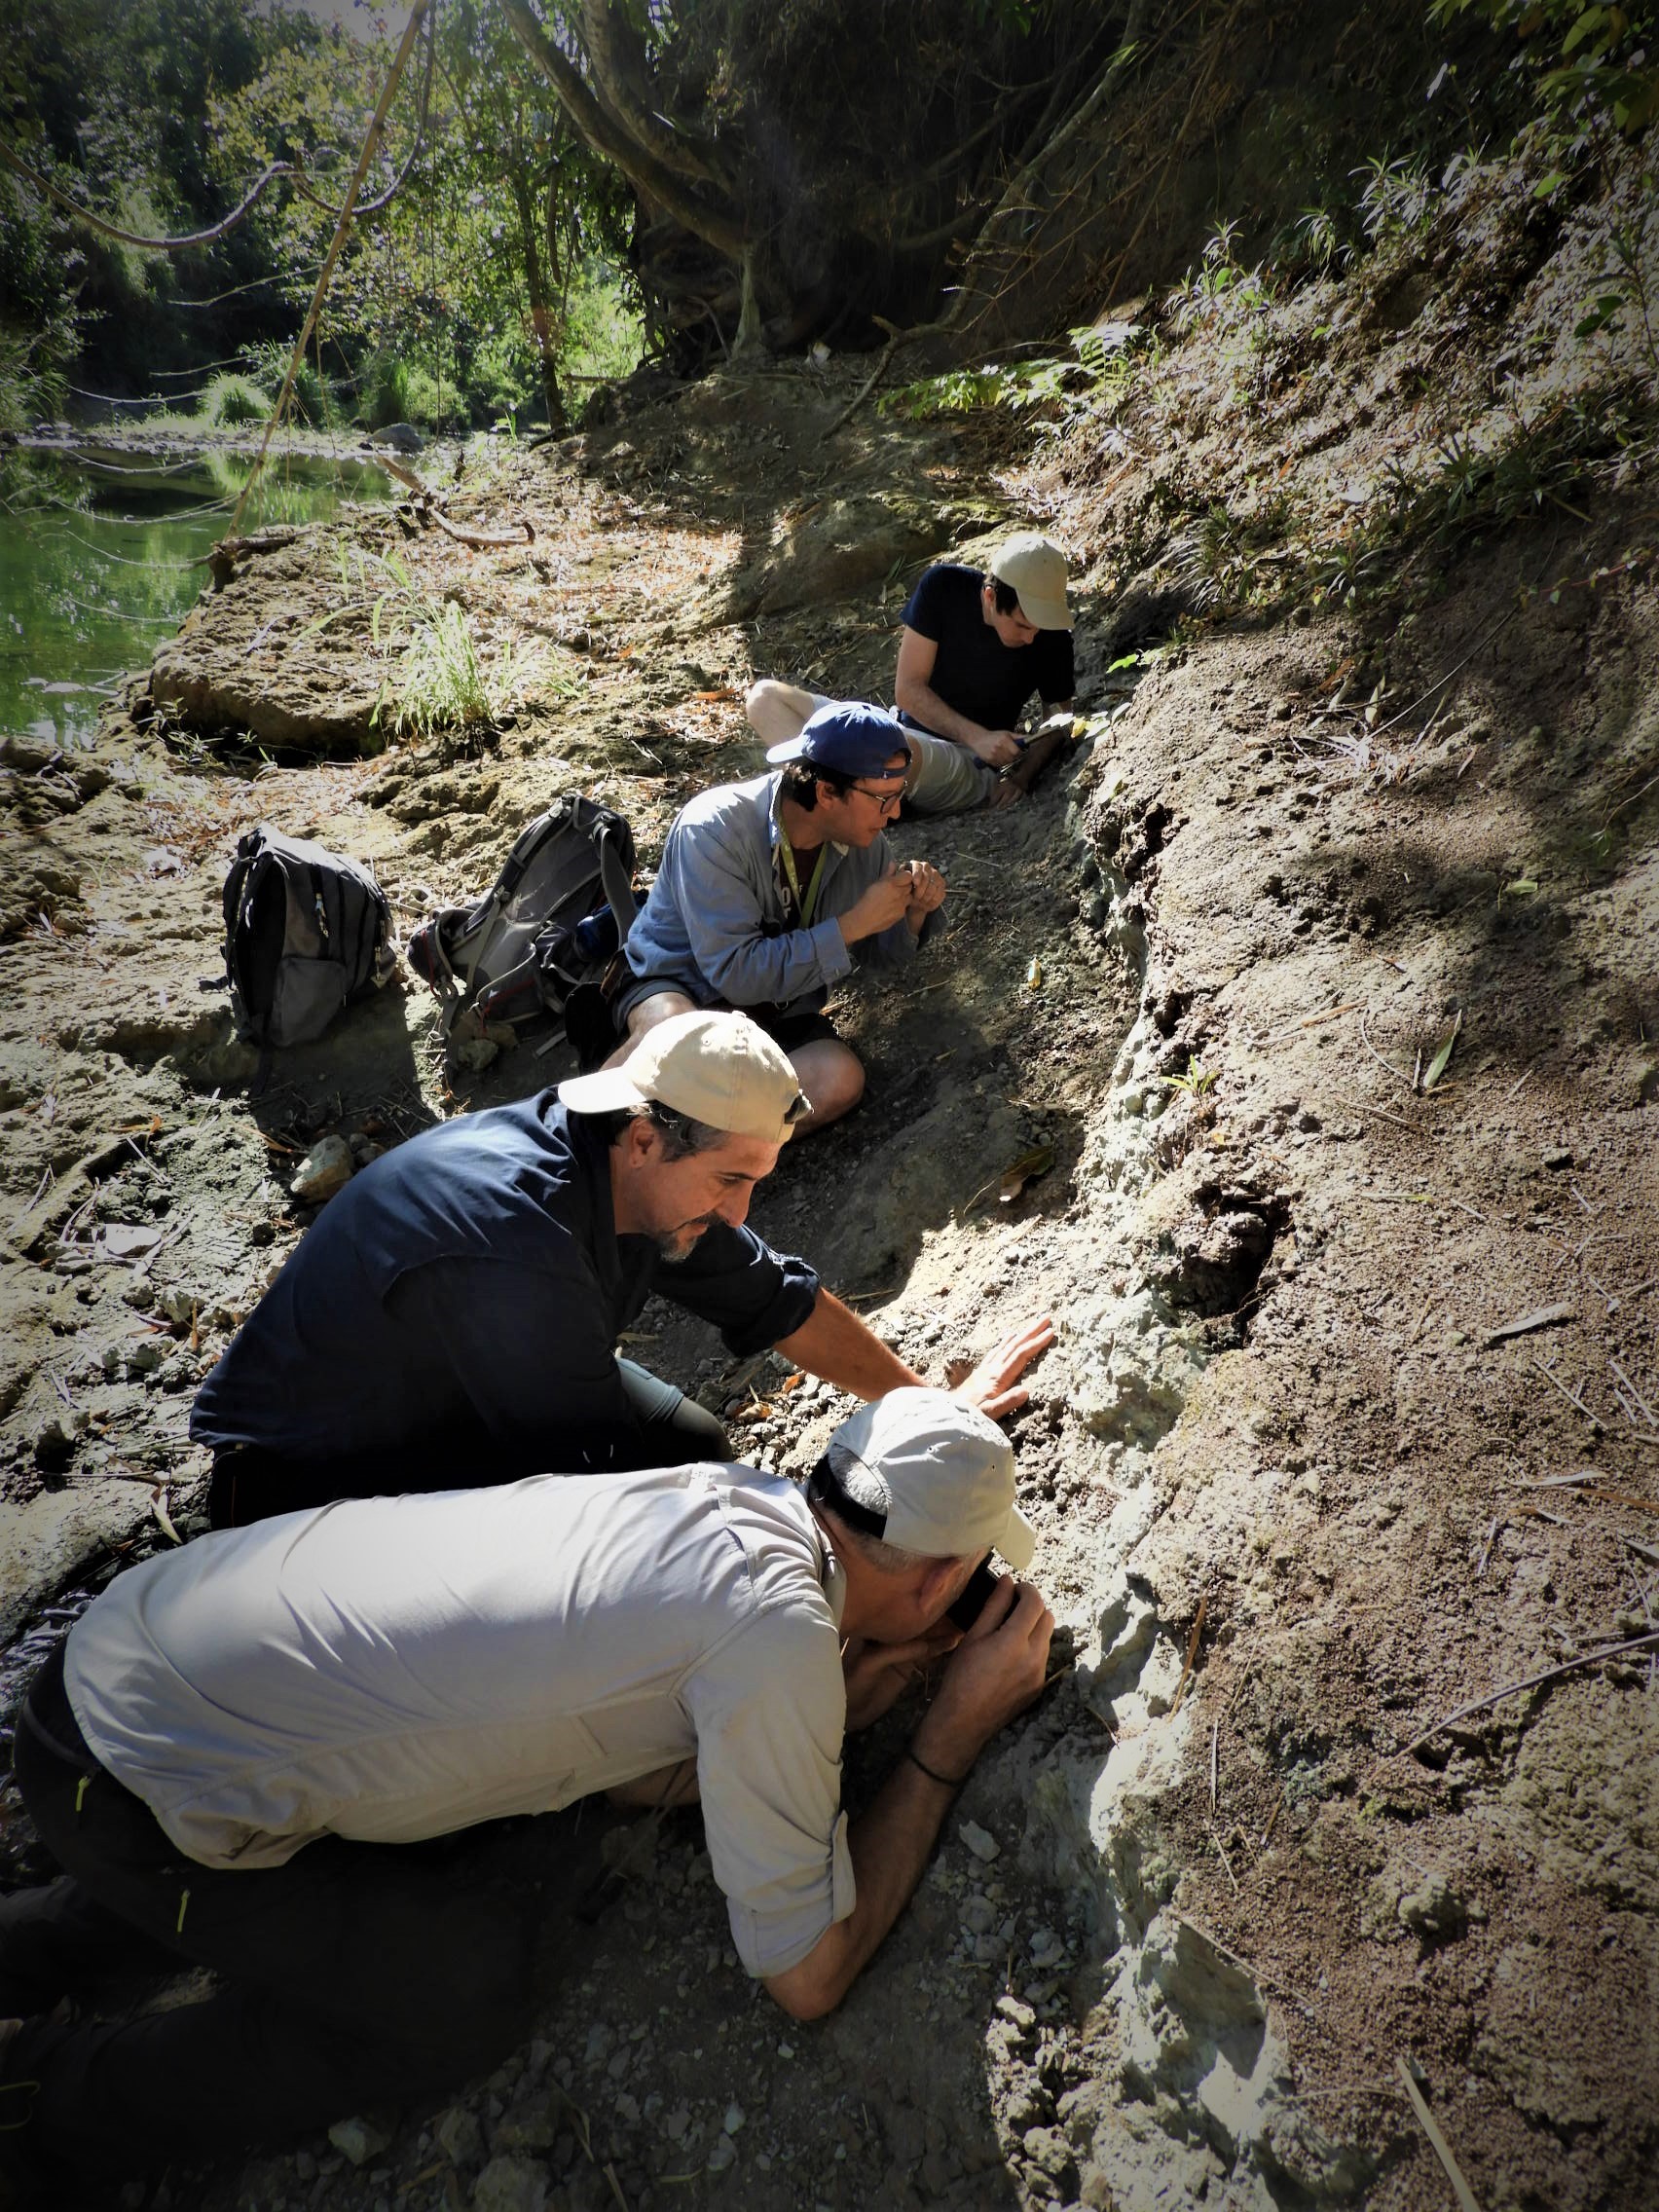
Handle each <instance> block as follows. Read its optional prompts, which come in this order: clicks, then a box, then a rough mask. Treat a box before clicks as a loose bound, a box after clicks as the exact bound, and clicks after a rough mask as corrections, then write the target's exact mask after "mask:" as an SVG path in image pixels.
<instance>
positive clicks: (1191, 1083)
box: [1158, 1053, 1221, 1098]
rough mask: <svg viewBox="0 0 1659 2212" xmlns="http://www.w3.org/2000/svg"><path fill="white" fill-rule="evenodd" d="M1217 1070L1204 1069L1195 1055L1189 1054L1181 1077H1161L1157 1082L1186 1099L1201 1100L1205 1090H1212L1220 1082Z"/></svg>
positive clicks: (1219, 1073)
mask: <svg viewBox="0 0 1659 2212" xmlns="http://www.w3.org/2000/svg"><path fill="white" fill-rule="evenodd" d="M1220 1075H1221V1071H1220V1069H1219V1068H1206V1067H1205V1066H1203V1065H1202V1063H1201V1062H1200V1061H1199V1060H1198V1056H1197V1054H1196V1053H1195V1054H1190V1055H1189V1057H1188V1060H1187V1066H1186V1070H1185V1072H1184V1073H1183V1074H1181V1075H1161V1076H1160V1077H1159V1079H1158V1080H1159V1082H1160V1083H1161V1084H1162V1085H1163V1087H1164V1088H1165V1089H1167V1090H1179V1091H1181V1092H1183V1093H1184V1094H1185V1095H1186V1096H1187V1097H1188V1098H1201V1097H1202V1096H1203V1095H1204V1092H1205V1091H1206V1090H1213V1089H1214V1088H1215V1087H1216V1084H1217V1083H1218V1082H1219V1081H1220Z"/></svg>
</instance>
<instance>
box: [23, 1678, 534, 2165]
mask: <svg viewBox="0 0 1659 2212" xmlns="http://www.w3.org/2000/svg"><path fill="white" fill-rule="evenodd" d="M14 1765H15V1771H16V1775H17V1780H18V1788H19V1789H20V1790H21V1792H22V1796H23V1801H24V1803H25V1804H26V1805H27V1807H28V1810H29V1813H30V1816H31V1817H32V1819H33V1820H34V1823H35V1825H36V1826H37V1828H38V1829H39V1830H40V1834H41V1837H42V1840H43V1841H44V1842H45V1844H46V1845H47V1847H48V1849H49V1850H50V1851H51V1852H52V1854H53V1856H54V1857H55V1859H56V1860H57V1862H58V1863H59V1864H60V1865H61V1866H62V1867H63V1868H64V1872H65V1879H63V1880H61V1881H57V1882H54V1883H52V1884H50V1885H48V1886H47V1887H46V1888H45V1889H41V1890H30V1891H23V1892H21V1893H19V1894H18V1895H16V1896H13V1897H9V1898H6V1899H0V2013H11V2014H17V2013H25V2014H29V2015H32V2016H30V2017H27V2018H26V2020H25V2025H24V2027H23V2029H22V2031H21V2033H20V2034H19V2035H18V2037H17V2039H16V2040H15V2041H14V2042H13V2043H12V2045H11V2046H10V2047H9V2048H8V2049H7V2050H6V2053H5V2077H4V2080H3V2081H0V2122H3V2123H4V2124H5V2126H6V2128H7V2129H8V2134H7V2137H6V2141H7V2143H8V2146H9V2147H10V2148H12V2149H14V2150H15V2151H16V2152H18V2153H20V2154H21V2155H22V2157H23V2158H24V2159H25V2160H26V2161H27V2162H28V2163H29V2164H30V2165H32V2166H33V2167H34V2168H35V2169H36V2170H37V2171H38V2172H39V2173H40V2174H41V2175H42V2176H43V2177H50V2178H51V2179H53V2180H54V2181H55V2180H56V2179H57V2177H59V2176H61V2175H63V2174H66V2173H69V2174H73V2173H77V2172H79V2173H82V2174H85V2175H95V2176H99V2177H102V2178H107V2179H120V2178H123V2177H126V2176H129V2175H135V2174H139V2173H143V2172H147V2171H153V2170H155V2169H156V2168H159V2167H161V2166H164V2165H166V2164H169V2163H171V2162H172V2161H174V2160H176V2159H182V2160H187V2161H188V2160H191V2159H198V2158H213V2157H223V2156H226V2155H228V2154H240V2153H244V2152H246V2151H247V2150H248V2149H250V2148H251V2147H252V2146H254V2145H255V2144H259V2143H263V2142H269V2141H276V2140H279V2139H281V2138H283V2137H287V2136H292V2135H295V2134H299V2133H304V2132H307V2131H309V2130H312V2129H315V2128H320V2127H326V2126H327V2125H329V2123H330V2122H332V2121H333V2120H339V2119H342V2118H344V2117H345V2116H346V2115H348V2114H350V2113H352V2112H355V2111H358V2110H360V2109H361V2108H362V2107H363V2106H365V2105H375V2104H381V2103H388V2102H392V2103H395V2102H400V2101H401V2100H403V2099H404V2098H406V2097H409V2096H416V2095H423V2094H426V2093H435V2092H437V2091H440V2090H442V2089H444V2088H446V2087H448V2086H451V2085H453V2084H454V2083H459V2082H461V2081H464V2080H466V2079H467V2077H469V2076H470V2075H474V2074H477V2073H480V2072H483V2071H485V2070H486V2069H488V2068H490V2067H492V2066H494V2065H496V2064H498V2062H499V2060H500V2059H501V2058H502V2057H503V2056H504V2055H505V2053H506V2052H507V2051H509V2050H511V2049H512V2048H513V2047H514V2046H516V2045H518V2044H519V2043H522V2042H523V2041H525V2040H526V2037H527V2034H528V2030H529V2024H530V2018H531V2005H532V1996H533V1978H534V1977H533V1971H532V1962H533V1955H534V1954H533V1941H532V1931H531V1929H530V1927H529V1926H528V1924H527V1918H526V1915H525V1913H524V1912H523V1911H522V1910H521V1908H519V1907H518V1906H516V1905H514V1904H511V1903H509V1902H506V1901H501V1900H497V1899H492V1898H491V1897H489V1896H487V1895H482V1894H480V1885H479V1882H478V1879H477V1875H478V1860H479V1859H480V1858H481V1857H482V1849H483V1845H484V1842H485V1839H486V1838H487V1837H488V1834H489V1830H487V1829H484V1828H481V1829H479V1830H477V1831H475V1832H474V1834H472V1835H469V1836H463V1837H461V1839H459V1841H458V1842H446V1843H444V1844H442V1845H437V1846H430V1845H416V1846H389V1845H379V1844H363V1843H349V1842H346V1841H344V1840H343V1839H341V1838H338V1837H325V1838H324V1839H322V1840H321V1841H319V1842H316V1843H311V1844H307V1845H306V1846H305V1847H304V1848H303V1849H302V1850H301V1851H299V1852H298V1853H297V1854H296V1855H295V1857H294V1858H293V1859H291V1860H290V1861H289V1862H288V1863H287V1864H286V1865H285V1866H275V1867H267V1868H250V1869H247V1870H244V1871H237V1870H234V1869H232V1870H229V1871H220V1870H217V1869H214V1868H211V1867H207V1866H203V1865H199V1864H198V1863H197V1862H195V1861H193V1860H189V1859H186V1858H185V1857H184V1856H183V1855H182V1854H181V1853H180V1851H179V1850H178V1848H177V1846H176V1845H174V1844H173V1843H171V1842H169V1840H168V1839H167V1837H166V1833H165V1832H164V1831H163V1829H162V1828H161V1826H160V1825H158V1823H157V1822H156V1820H155V1818H154V1817H153V1815H152V1814H151V1813H150V1812H149V1810H148V1808H147V1807H146V1806H145V1805H144V1804H143V1803H142V1802H141V1801H140V1800H139V1799H138V1798H137V1797H135V1796H133V1795H132V1793H131V1792H130V1791H129V1790H127V1789H124V1788H122V1787H121V1785H120V1784H119V1783H118V1782H116V1781H115V1780H114V1779H113V1777H112V1776H110V1775H109V1774H108V1773H107V1772H106V1771H105V1770H104V1769H103V1768H102V1767H100V1766H99V1765H98V1764H97V1762H96V1760H95V1759H93V1758H92V1755H91V1753H90V1752H89V1751H87V1748H86V1745H85V1743H84V1742H83V1740H82V1738H81V1735H80V1731H79V1729H78V1728H77V1727H76V1725H75V1721H74V1717H73V1714H71V1713H70V1710H69V1706H68V1702H67V1700H66V1698H65V1697H64V1695H63V1687H62V1652H61V1647H59V1650H58V1651H57V1652H56V1653H55V1655H54V1657H53V1658H52V1659H51V1660H49V1661H48V1663H47V1666H46V1667H45V1668H44V1669H43V1670H42V1672H41V1675H40V1676H39V1677H37V1678H36V1681H35V1683H34V1685H33V1687H32V1688H31V1689H30V1691H29V1696H28V1700H27V1702H26V1704H25V1706H24V1709H23V1712H22V1713H21V1714H19V1716H18V1732H17V1739H16V1746H15V1751H14ZM128 1961H129V1962H130V1963H132V1964H134V1965H137V1966H141V1967H146V1968H150V1969H158V1968H159V1969H166V1968H169V1967H170V1968H172V1969H175V1970H176V1969H179V1968H182V1967H184V1966H187V1965H189V1966H198V1967H210V1968H211V1969H213V1971H214V1972H215V1973H216V1974H217V1975H219V1976H220V1977H221V1986H220V1987H219V1988H218V1990H217V1992H216V1993H215V1994H214V1995H213V1996H211V1997H208V1998H206V1999H204V2000H203V2001H202V2002H199V2003H194V2004H184V2005H179V2006H176V2007H174V2008H173V2009H171V2010H167V2011H160V2012H156V2013H154V2014H152V2015H149V2016H146V2017H143V2018H140V2019H136V2020H133V2021H131V2022H129V2023H128V2024H126V2025H113V2026H112V2025H107V2024H101V2023H92V2024H86V2025H75V2024H70V2025H54V2024H53V2023H52V2022H51V2021H50V2020H49V2019H48V2018H46V2017H44V2016H43V2014H44V2011H45V2009H46V2008H47V2007H48V2006H50V2005H51V2004H53V2003H54V2001H55V1999H56V1998H57V1997H59V1996H61V1995H64V1994H66V1993H73V1991H74V1990H75V1989H76V1988H78V1987H80V1986H83V1985H85V1984H86V1983H88V1982H90V1981H91V1980H92V1979H93V1978H94V1977H95V1976H97V1975H98V1974H99V1973H100V1972H103V1973H107V1972H109V1971H110V1969H111V1968H112V1967H113V1966H115V1965H117V1964H119V1963H123V1962H128ZM58 2200H59V2201H67V2199H64V2198H61V2197H60V2198H59V2199H58Z"/></svg>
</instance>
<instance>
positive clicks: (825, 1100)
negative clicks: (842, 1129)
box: [790, 1042, 865, 1129]
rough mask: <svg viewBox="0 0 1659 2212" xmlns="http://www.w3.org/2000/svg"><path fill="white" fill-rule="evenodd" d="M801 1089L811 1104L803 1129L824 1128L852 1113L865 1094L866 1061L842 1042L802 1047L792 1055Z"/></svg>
mask: <svg viewBox="0 0 1659 2212" xmlns="http://www.w3.org/2000/svg"><path fill="white" fill-rule="evenodd" d="M790 1058H791V1060H792V1061H793V1064H794V1070H795V1073H796V1075H797V1076H798V1077H799V1078H800V1087H801V1088H802V1090H804V1091H805V1093H806V1095H807V1097H808V1098H809V1099H810V1100H811V1101H812V1112H811V1114H810V1115H809V1116H808V1118H807V1120H806V1121H805V1122H804V1123H803V1124H801V1125H802V1127H803V1128H806V1129H812V1128H817V1127H821V1126H822V1125H823V1124H825V1123H826V1122H836V1121H839V1120H840V1118H841V1116H842V1115H843V1114H850V1113H851V1112H852V1110H853V1108H854V1107H855V1106H856V1105H857V1104H858V1102H859V1100H860V1099H861V1098H862V1097H863V1096H864V1094H865V1071H864V1062H863V1061H862V1060H861V1059H860V1058H859V1056H858V1054H857V1053H856V1052H855V1051H852V1049H851V1048H850V1047H849V1046H846V1045H843V1044H840V1043H839V1042H837V1043H835V1044H833V1045H830V1044H818V1045H806V1046H803V1047H802V1048H801V1049H800V1050H799V1051H794V1052H792V1053H791V1054H790Z"/></svg>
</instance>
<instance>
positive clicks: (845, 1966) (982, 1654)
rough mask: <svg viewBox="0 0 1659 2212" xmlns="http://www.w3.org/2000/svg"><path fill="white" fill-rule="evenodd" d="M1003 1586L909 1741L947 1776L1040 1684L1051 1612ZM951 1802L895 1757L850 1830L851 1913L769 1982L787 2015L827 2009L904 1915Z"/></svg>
mask: <svg viewBox="0 0 1659 2212" xmlns="http://www.w3.org/2000/svg"><path fill="white" fill-rule="evenodd" d="M1009 1589H1010V1591H1011V1593H1012V1603H1010V1604H1006V1605H1004V1606H1003V1609H1002V1610H1000V1611H999V1610H998V1609H997V1608H998V1605H999V1602H1000V1594H999V1593H996V1592H993V1593H992V1597H991V1601H990V1603H989V1604H987V1605H986V1607H985V1610H984V1612H983V1613H981V1614H980V1616H979V1618H978V1620H977V1622H976V1623H975V1625H974V1627H973V1629H972V1630H971V1631H970V1633H969V1634H968V1635H967V1636H966V1637H965V1638H964V1639H963V1641H962V1642H961V1643H960V1644H959V1645H958V1646H957V1648H956V1651H955V1653H954V1654H953V1655H952V1657H951V1660H950V1663H949V1665H948V1667H947V1668H946V1669H945V1676H944V1681H943V1683H942V1684H941V1686H940V1693H939V1696H938V1697H937V1698H936V1699H935V1700H934V1702H933V1704H932V1706H931V1707H930V1708H929V1709H928V1712H927V1714H926V1716H925V1717H924V1719H923V1721H922V1724H921V1726H920V1727H919V1728H918V1729H917V1731H916V1733H915V1736H914V1738H913V1740H912V1748H913V1749H914V1751H915V1753H916V1757H917V1758H919V1759H920V1760H922V1761H923V1763H924V1764H925V1765H926V1766H929V1767H931V1768H932V1769H933V1770H934V1773H935V1774H940V1775H945V1776H947V1777H949V1778H950V1781H951V1782H955V1781H957V1780H959V1779H960V1778H962V1777H964V1776H965V1775H966V1774H967V1772H968V1770H969V1768H970V1767H971V1766H972V1765H973V1763H974V1761H975V1759H976V1758H977V1756H978V1755H979V1752H980V1751H981V1750H982V1749H983V1747H984V1746H985V1744H986V1743H988V1742H989V1740H990V1738H991V1737H992V1736H994V1735H995V1734H996V1732H997V1730H998V1729H999V1728H1001V1727H1003V1726H1004V1725H1005V1724H1006V1723H1007V1722H1008V1721H1010V1720H1012V1719H1013V1718H1014V1714H1016V1713H1019V1712H1020V1711H1022V1710H1023V1708H1024V1707H1025V1706H1027V1705H1029V1704H1030V1702H1031V1700H1032V1699H1033V1698H1034V1697H1035V1696H1036V1695H1037V1692H1038V1691H1039V1690H1040V1689H1041V1688H1042V1686H1043V1670H1044V1666H1045V1663H1046V1661H1047V1659H1048V1656H1049V1639H1050V1637H1051V1634H1052V1632H1053V1626H1054V1616H1053V1615H1052V1613H1051V1612H1050V1610H1049V1608H1048V1606H1047V1605H1046V1604H1044V1603H1043V1600H1042V1598H1041V1596H1040V1595H1039V1593H1038V1592H1037V1591H1036V1590H1034V1589H1033V1588H1032V1587H1031V1585H1030V1584H1029V1583H1010V1584H1009ZM954 1800H955V1790H954V1789H953V1788H949V1787H947V1786H946V1785H945V1784H943V1783H940V1782H937V1781H935V1780H933V1778H932V1777H931V1776H929V1775H927V1774H924V1773H923V1772H922V1768H921V1767H920V1766H917V1765H916V1764H915V1763H914V1762H913V1761H912V1760H911V1759H909V1758H908V1757H906V1758H903V1759H901V1760H900V1762H899V1764H898V1765H897V1766H896V1767H895V1768H894V1770H893V1772H892V1773H891V1774H890V1775H889V1776H888V1778H887V1780H886V1782H885V1784H884V1785H883V1786H882V1789H881V1793H880V1795H879V1796H878V1797H877V1798H876V1800H875V1802H874V1804H873V1805H871V1807H870V1809H869V1811H868V1812H867V1813H866V1814H865V1815H864V1817H863V1819H862V1820H860V1821H858V1822H857V1823H855V1825H854V1826H853V1827H852V1829H851V1830H850V1832H849V1834H848V1838H847V1843H848V1848H849V1849H850V1851H851V1853H852V1859H853V1877H854V1880H855V1882H856V1883H857V1885H858V1901H857V1903H856V1904H855V1905H854V1907H853V1910H852V1912H851V1914H850V1915H849V1917H848V1918H847V1919H845V1920H838V1921H836V1922H835V1924H834V1926H833V1927H831V1928H829V1929H826V1931H825V1932H824V1934H823V1935H822V1936H820V1937H819V1938H818V1941H817V1942H816V1943H815V1944H814V1945H813V1947H812V1949H811V1950H810V1951H808V1953H807V1954H806V1956H805V1958H804V1959H802V1960H801V1961H800V1962H799V1963H798V1964H797V1965H795V1966H793V1967H790V1968H788V1969H787V1970H786V1971H785V1972H783V1973H775V1974H771V1975H769V1976H768V1978H767V1981H766V1988H767V1991H768V1993H769V1994H770V1995H771V1996H772V1997H774V1998H775V1999H776V2000H777V2002H778V2003H779V2004H780V2005H781V2006H782V2007H783V2009H784V2010H785V2011H786V2012H789V2013H792V2014H793V2016H794V2018H796V2019H797V2020H816V2019H820V2018H822V2016H823V2015H824V2014H825V2013H826V2012H832V2011H833V2010H834V2009H835V2007H836V2006H837V2005H838V2004H839V2003H840V2002H841V2000H842V1998H843V1997H844V1996H845V1995H846V1994H847V1991H848V1990H849V1989H850V1988H851V1987H852V1985H853V1983H854V1981H855V1980H857V1978H858V1976H859V1974H860V1972H862V1971H863V1969H864V1968H865V1967H866V1965H867V1964H868V1962H869V1960H870V1959H871V1958H872V1957H873V1956H874V1954H875V1952H876V1950H877V1948H878V1947H879V1945H880V1944H881V1942H882V1940H883V1938H884V1937H885V1936H886V1935H887V1933H888V1931H889V1930H890V1929H891V1928H892V1926H893V1924H894V1922H895V1921H896V1920H897V1919H898V1917H899V1915H900V1913H901V1912H903V1909H904V1906H905V1904H906V1903H907V1902H908V1900H909V1897H910V1893H911V1891H912V1890H914V1888H915V1886H916V1884H917V1883H918V1882H919V1881H920V1880H921V1876H922V1869H923V1867H924V1866H925V1865H926V1864H927V1862H928V1854H929V1853H930V1852H931V1851H932V1850H933V1847H934V1843H935V1840H936V1839H937V1837H938V1835H939V1831H940V1827H941V1826H942V1825H943V1822H944V1816H945V1815H946V1813H947V1812H949V1810H950V1807H951V1805H952V1803H953V1802H954Z"/></svg>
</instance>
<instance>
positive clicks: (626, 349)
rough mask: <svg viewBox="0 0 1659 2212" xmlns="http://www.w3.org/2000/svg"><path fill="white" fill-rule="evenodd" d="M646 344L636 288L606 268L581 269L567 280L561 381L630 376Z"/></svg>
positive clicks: (591, 263)
mask: <svg viewBox="0 0 1659 2212" xmlns="http://www.w3.org/2000/svg"><path fill="white" fill-rule="evenodd" d="M644 351H645V317H644V315H643V314H642V313H641V312H640V304H639V290H638V287H637V286H636V285H635V284H634V283H633V281H632V279H628V280H624V278H623V277H622V276H620V275H619V273H618V272H617V271H616V270H615V269H613V268H611V267H610V266H608V264H607V263H604V262H600V261H589V262H588V263H586V264H585V265H584V266H583V268H582V269H581V270H580V271H579V272H578V273H577V274H576V276H574V277H573V278H572V280H571V288H570V293H569V296H568V298H567V301H566V305H565V328H564V337H563V342H562V344H561V346H560V349H559V369H560V373H561V375H564V376H572V377H615V378H622V377H626V376H631V375H632V374H633V372H634V371H635V369H637V368H638V367H639V365H640V356H641V354H642V353H643V352H644Z"/></svg>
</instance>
